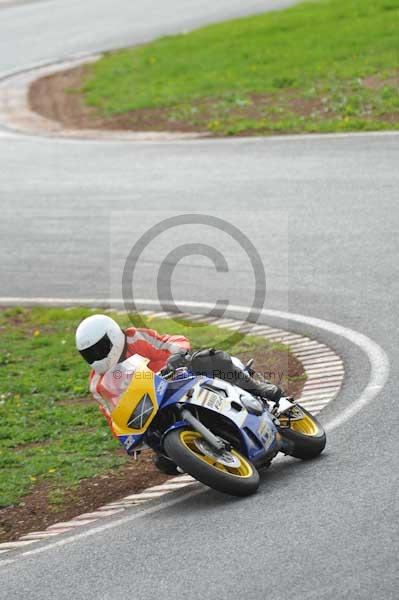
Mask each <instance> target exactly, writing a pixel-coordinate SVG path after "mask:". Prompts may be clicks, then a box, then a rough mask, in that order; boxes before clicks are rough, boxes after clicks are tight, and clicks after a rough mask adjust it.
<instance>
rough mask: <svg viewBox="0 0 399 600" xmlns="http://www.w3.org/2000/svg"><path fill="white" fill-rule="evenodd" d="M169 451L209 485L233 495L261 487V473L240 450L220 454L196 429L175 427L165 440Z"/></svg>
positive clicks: (254, 490)
mask: <svg viewBox="0 0 399 600" xmlns="http://www.w3.org/2000/svg"><path fill="white" fill-rule="evenodd" d="M164 449H165V452H166V454H167V455H168V456H169V457H170V458H171V459H172V460H173V461H174V462H175V463H176V464H177V465H178V466H179V467H180V468H181V469H183V471H185V472H186V473H188V474H189V475H191V476H192V477H194V478H195V479H198V481H201V482H202V483H205V485H208V486H209V487H211V488H213V489H215V490H218V491H219V492H223V493H224V494H230V495H232V496H249V495H250V494H253V493H254V492H256V490H257V489H258V487H259V473H258V471H257V470H256V469H255V467H254V466H253V464H252V463H251V462H250V461H249V460H248V459H247V458H245V457H244V456H242V455H241V454H240V453H239V452H237V450H234V449H232V450H231V451H229V452H225V453H224V454H223V455H222V456H220V455H217V454H216V453H215V452H214V451H213V450H212V449H211V447H210V446H209V444H208V443H207V442H206V440H205V439H204V438H203V437H202V435H201V434H200V433H198V432H196V431H193V430H192V429H175V430H173V431H171V432H170V433H168V434H167V435H166V437H165V440H164Z"/></svg>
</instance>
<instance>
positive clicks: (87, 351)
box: [76, 315, 126, 373]
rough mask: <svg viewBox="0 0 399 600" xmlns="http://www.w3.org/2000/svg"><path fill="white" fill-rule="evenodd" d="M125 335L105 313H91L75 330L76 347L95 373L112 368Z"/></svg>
mask: <svg viewBox="0 0 399 600" xmlns="http://www.w3.org/2000/svg"><path fill="white" fill-rule="evenodd" d="M125 342H126V337H125V334H124V333H123V331H122V329H121V328H120V327H119V325H118V323H116V322H115V321H114V320H113V319H111V317H107V315H92V316H91V317H87V319H84V320H83V321H82V322H81V323H80V325H79V327H78V328H77V330H76V348H77V349H78V350H79V352H80V354H81V355H82V356H83V358H84V359H85V361H86V362H88V363H89V365H91V367H92V368H93V369H94V370H95V371H96V372H97V373H106V372H107V371H109V369H112V368H113V367H114V366H115V365H116V364H117V363H118V362H119V359H120V358H121V356H122V353H123V350H124V348H125Z"/></svg>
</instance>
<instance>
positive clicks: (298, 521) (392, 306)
mask: <svg viewBox="0 0 399 600" xmlns="http://www.w3.org/2000/svg"><path fill="white" fill-rule="evenodd" d="M278 4H281V5H283V4H288V3H283V2H281V3H277V2H276V3H272V2H270V3H268V2H249V3H247V5H246V7H245V11H248V12H250V11H256V10H261V9H264V8H265V7H267V6H270V5H278ZM242 12H243V8H242V6H240V2H236V1H232V0H229V2H227V1H224V0H221V1H220V2H218V3H217V6H215V4H214V3H212V2H209V1H207V0H203V1H201V2H195V3H194V2H193V3H190V7H189V8H188V6H187V3H186V2H177V1H176V0H174V2H172V1H163V2H155V1H153V2H146V3H145V2H138V1H137V2H134V3H132V2H128V1H122V0H118V1H114V2H113V3H111V4H110V3H108V2H105V0H95V1H94V0H87V1H86V2H84V3H82V2H75V1H69V2H58V1H52V2H44V1H43V2H38V3H31V4H29V3H28V4H24V5H23V6H18V7H12V8H4V7H2V8H0V17H1V19H0V75H1V74H3V75H4V74H5V73H7V72H11V71H18V70H21V69H23V68H26V67H28V66H29V65H30V64H32V63H37V62H41V61H46V60H50V59H54V60H55V59H59V58H66V57H68V56H69V55H71V54H74V53H77V52H86V51H93V50H98V49H101V48H110V47H114V46H120V45H124V44H129V43H134V42H140V41H143V40H145V39H148V38H150V37H153V36H155V35H158V34H160V33H169V32H172V31H180V30H183V29H185V28H188V27H192V26H195V25H197V24H201V23H204V22H208V21H213V20H218V19H222V18H227V17H230V16H234V15H239V14H242ZM398 164H399V137H398V136H396V135H388V134H386V135H378V136H373V135H365V136H348V137H324V138H322V137H314V138H310V137H303V138H297V139H292V138H286V139H284V138H280V139H251V140H219V141H212V140H206V141H193V142H187V141H185V142H176V143H162V144H160V143H133V142H129V143H121V142H105V143H97V142H92V141H90V142H84V141H81V142H77V141H73V140H60V141H57V140H50V139H45V138H34V137H29V136H24V137H22V136H21V137H20V136H12V135H9V134H8V133H6V132H4V133H3V135H2V134H1V132H0V205H1V214H2V218H1V221H0V249H1V264H0V283H1V293H0V296H3V297H4V296H7V297H15V296H22V297H31V298H32V297H37V296H41V297H43V296H45V297H56V298H57V297H58V298H60V297H67V298H77V299H79V298H88V297H89V298H104V297H105V298H110V297H113V298H119V297H120V295H121V272H122V269H123V265H124V261H125V259H126V255H127V253H128V252H129V250H130V248H131V247H132V245H133V244H134V243H135V242H136V241H137V239H138V237H139V236H140V235H142V234H143V233H145V231H146V230H148V228H149V227H151V226H152V225H154V224H156V223H157V222H159V221H160V220H161V219H164V218H168V217H171V216H174V215H179V214H183V213H191V212H200V213H206V214H210V215H212V216H217V217H219V218H224V219H225V220H226V221H228V222H230V223H233V224H235V225H237V226H239V228H240V229H241V231H242V232H243V233H244V234H245V235H246V236H248V237H249V238H250V239H251V240H252V242H253V243H254V245H255V247H256V249H257V250H258V252H259V253H260V255H261V257H262V260H263V262H264V266H265V270H266V276H267V301H266V306H267V307H268V308H275V309H280V310H281V309H282V310H289V311H292V312H295V313H300V314H305V315H310V316H313V317H319V318H322V319H326V320H329V321H332V322H336V323H339V324H341V325H345V326H347V327H350V328H352V329H354V330H357V331H360V332H362V333H364V334H366V335H367V336H369V337H370V338H372V339H373V340H375V341H376V342H377V343H378V344H380V346H382V347H383V348H384V350H385V352H386V353H387V354H388V357H389V359H390V362H391V373H390V378H389V381H388V383H387V385H386V386H385V389H384V391H383V393H381V394H380V395H379V396H378V398H377V399H376V400H375V401H374V402H373V403H372V404H368V405H367V406H366V407H364V408H363V410H362V411H361V412H360V413H358V414H357V416H356V417H354V418H353V419H351V420H349V421H347V422H345V423H344V424H343V425H342V426H340V427H339V428H337V429H335V430H334V431H333V432H331V433H330V434H329V438H328V447H327V449H326V451H325V454H324V455H323V456H322V457H321V458H320V460H317V461H315V462H311V463H301V462H299V461H294V460H290V459H285V460H281V461H279V462H278V463H276V464H275V466H273V467H272V468H271V469H270V470H269V471H268V472H267V473H266V474H265V475H264V476H263V477H262V484H261V488H260V490H259V492H258V494H257V495H256V496H254V497H251V498H248V499H245V500H235V499H229V498H225V497H222V496H220V495H218V494H216V493H215V492H212V491H205V492H203V493H201V494H199V495H197V496H194V497H192V498H190V499H188V500H184V499H183V500H182V501H181V502H180V503H178V504H174V505H173V506H169V507H168V506H164V507H163V506H162V509H160V510H159V511H157V512H153V513H151V514H146V513H143V514H140V515H139V516H138V517H137V518H135V519H134V520H132V521H131V522H128V523H124V524H121V525H118V524H116V525H115V527H112V528H109V529H107V530H105V531H102V532H97V533H95V534H93V535H91V536H90V537H83V538H80V539H77V540H75V541H73V542H71V543H68V544H65V545H60V546H57V547H55V548H48V549H45V550H43V552H41V553H37V554H33V555H31V556H21V555H20V553H18V552H17V553H16V554H15V556H13V558H15V559H16V560H15V561H13V562H12V563H9V564H4V565H3V566H0V576H1V586H0V598H3V597H4V598H6V597H7V598H8V597H11V596H12V597H14V598H26V597H28V596H29V598H31V599H40V600H42V599H47V598H48V599H50V598H51V599H53V598H57V599H63V598H70V597H74V598H76V599H78V598H82V599H83V598H84V599H85V600H86V599H91V598H97V599H98V598H101V599H114V598H118V599H119V598H127V597H134V598H137V599H141V598H149V597H154V596H155V595H157V596H161V597H163V598H165V599H169V598H171V599H172V598H173V599H176V598H178V599H180V598H183V597H187V595H190V597H191V598H201V599H207V598H209V599H212V600H213V599H214V598H220V599H224V598H226V600H227V599H230V600H233V599H236V598H237V599H238V598H241V597H246V598H248V599H256V600H258V599H263V598H278V599H279V600H280V599H284V600H285V599H288V598H292V597H296V598H300V599H313V598H323V599H330V598H331V599H333V598H334V599H337V598H351V600H352V599H360V598H361V599H374V598H376V597H379V598H383V599H384V600H389V599H391V598H392V599H393V598H396V597H397V589H398V584H399V581H398V571H397V552H398V541H397V534H398V525H397V524H398V522H399V515H398V467H399V453H398V442H399V440H398V434H397V430H398V425H399V418H398V409H397V398H396V395H397V388H398V374H397V369H396V364H397V360H398V348H397V340H396V338H397V316H398V311H397V306H396V298H397V296H398V292H399V289H398V279H399V277H398V275H399V273H398V261H397V256H398V250H399V247H398V245H399V244H398V233H397V232H398V229H399V210H398V208H397V198H398V192H397V190H398V186H399V170H398ZM201 227H202V229H200V228H199V227H198V226H188V227H186V228H185V229H183V230H182V228H180V229H176V228H173V229H170V230H169V232H166V233H165V234H162V235H161V236H159V238H157V239H156V240H153V242H152V243H151V244H149V245H148V247H147V249H146V251H145V252H144V253H143V256H142V257H141V258H142V261H141V262H142V264H141V266H140V267H139V269H138V272H137V275H138V276H137V277H135V280H134V294H135V297H141V298H143V297H146V298H153V297H156V293H157V289H156V278H157V273H158V269H159V265H160V262H161V261H162V260H163V258H164V257H165V256H166V254H167V253H168V252H169V251H170V250H173V249H174V248H176V247H177V246H179V245H181V244H185V243H193V242H201V243H206V244H209V245H212V246H214V247H215V248H216V249H218V250H219V251H220V252H222V254H223V255H224V256H225V258H226V261H227V263H228V267H229V271H228V272H219V273H217V272H216V271H215V268H214V266H213V265H212V264H211V262H210V261H209V259H205V258H201V257H195V258H190V259H188V258H186V259H183V260H182V261H181V262H180V263H179V264H178V265H177V266H176V269H175V272H174V275H173V278H172V290H173V294H174V296H175V297H176V298H180V299H186V300H200V301H208V302H213V301H215V300H216V299H217V298H228V299H229V300H230V301H231V302H234V303H236V304H237V303H239V304H245V305H246V304H251V303H252V293H253V286H254V275H253V272H252V269H251V266H250V264H249V260H248V257H247V256H246V254H245V252H244V251H243V250H242V248H240V247H239V245H238V243H237V241H236V240H232V239H231V238H229V236H228V235H227V234H226V233H223V232H220V231H219V230H216V229H215V228H212V227H211V226H210V225H209V224H208V225H207V226H201ZM166 284H167V282H165V281H163V280H162V279H161V280H160V286H161V291H162V292H165V290H166V289H167V285H166ZM268 322H272V321H271V320H270V319H269V320H268ZM274 322H276V323H278V324H279V325H284V326H291V328H292V329H294V330H298V331H301V332H302V333H303V332H306V333H308V334H310V335H317V336H318V337H319V338H320V339H322V340H323V341H325V342H327V343H329V344H330V345H331V346H333V347H334V348H335V349H336V350H338V351H339V352H340V353H341V354H342V356H343V357H344V360H345V366H346V369H347V377H346V381H345V384H344V388H343V391H342V393H341V394H340V397H339V398H338V399H337V401H335V402H334V404H333V405H332V406H330V407H328V408H327V409H326V411H325V412H323V414H322V420H323V422H325V423H328V422H329V421H330V420H331V419H333V418H334V417H336V416H337V415H339V414H340V413H342V411H343V410H344V409H345V407H347V406H349V405H350V404H351V403H353V402H354V401H356V399H357V398H358V396H359V393H360V391H361V390H362V388H363V387H364V386H365V385H366V383H367V382H368V379H369V374H370V373H369V372H370V367H369V364H368V361H367V359H366V357H365V356H364V355H363V354H362V353H361V352H360V351H359V350H358V349H357V348H356V347H355V346H354V345H352V344H350V343H349V342H348V341H347V340H344V339H343V338H341V337H339V336H336V335H333V334H329V333H326V332H323V331H319V330H317V329H315V328H312V327H310V326H301V325H299V324H296V325H294V324H290V323H281V321H279V320H277V319H275V320H274ZM129 514H130V513H129ZM132 514H133V512H132ZM43 545H44V544H43ZM35 547H36V546H35ZM39 547H40V546H39Z"/></svg>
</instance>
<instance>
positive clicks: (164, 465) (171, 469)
mask: <svg viewBox="0 0 399 600" xmlns="http://www.w3.org/2000/svg"><path fill="white" fill-rule="evenodd" d="M153 461H154V465H155V466H156V468H157V469H158V471H161V473H165V475H180V473H182V471H181V469H179V467H178V466H177V465H176V464H175V463H174V462H173V460H171V459H170V458H167V457H166V456H163V455H162V454H156V455H155V456H154V458H153Z"/></svg>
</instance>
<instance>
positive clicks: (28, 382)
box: [0, 308, 280, 507]
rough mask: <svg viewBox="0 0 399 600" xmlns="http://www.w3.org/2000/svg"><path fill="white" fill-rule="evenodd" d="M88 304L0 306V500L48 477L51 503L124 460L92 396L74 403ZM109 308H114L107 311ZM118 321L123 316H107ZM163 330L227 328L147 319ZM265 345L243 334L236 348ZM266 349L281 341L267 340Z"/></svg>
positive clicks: (219, 334) (191, 332)
mask: <svg viewBox="0 0 399 600" xmlns="http://www.w3.org/2000/svg"><path fill="white" fill-rule="evenodd" d="M89 314H92V311H90V310H86V309H71V310H67V309H43V308H35V309H32V310H25V309H19V308H16V309H8V310H2V311H1V310H0V473H1V477H0V507H4V506H9V505H11V504H15V503H17V502H19V501H20V500H21V498H22V497H23V496H24V494H26V493H28V492H29V490H30V489H31V488H32V487H33V486H34V485H36V484H39V483H41V482H48V483H49V484H50V489H51V490H52V492H51V494H50V502H54V504H57V503H60V502H62V498H63V489H65V488H66V487H71V486H74V485H76V484H77V483H78V482H79V480H80V479H82V478H86V477H92V476H94V475H97V474H100V473H103V472H105V471H107V470H109V469H112V468H114V467H118V466H120V465H122V464H124V463H125V462H126V461H127V460H128V459H127V457H126V456H124V455H121V454H120V452H117V450H118V449H119V448H120V446H119V443H118V442H117V441H116V440H115V439H114V438H113V437H112V435H111V433H110V431H109V429H108V426H107V424H106V422H105V419H104V417H103V416H102V415H101V414H100V412H99V411H98V408H97V405H96V403H95V402H94V401H93V403H92V404H87V403H76V402H72V401H73V400H76V398H81V397H85V396H87V394H88V366H87V365H86V363H85V362H84V361H83V360H82V359H81V357H80V355H79V354H78V352H77V351H76V350H75V346H74V332H75V329H76V326H77V324H78V323H79V322H80V320H81V319H82V318H84V317H86V316H88V315H89ZM111 314H112V313H111ZM112 316H113V317H114V318H115V319H117V320H118V321H119V322H120V324H121V325H122V326H127V325H129V324H130V322H129V320H128V317H127V316H121V315H115V314H113V315H112ZM146 324H147V325H148V326H149V327H151V328H154V329H157V330H158V331H159V332H161V333H167V332H168V333H171V332H173V333H179V332H180V333H183V334H185V335H187V336H188V337H189V338H190V339H191V341H192V344H193V346H194V347H201V346H212V345H215V346H220V345H221V344H222V341H223V340H224V338H225V336H226V333H225V332H223V330H221V329H219V328H217V327H212V326H203V327H200V328H198V327H193V328H191V327H189V326H187V325H184V324H179V323H176V321H171V320H169V319H162V320H160V319H153V320H150V319H147V322H146ZM260 346H262V347H264V346H265V340H261V339H260V338H256V337H254V336H252V337H251V336H246V337H245V338H243V339H242V340H241V341H238V342H237V345H236V346H235V347H234V351H235V352H237V353H239V352H248V351H251V350H255V349H256V348H258V347H260ZM268 348H269V349H274V348H280V346H279V345H276V344H274V345H272V344H270V345H269V347H268Z"/></svg>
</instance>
